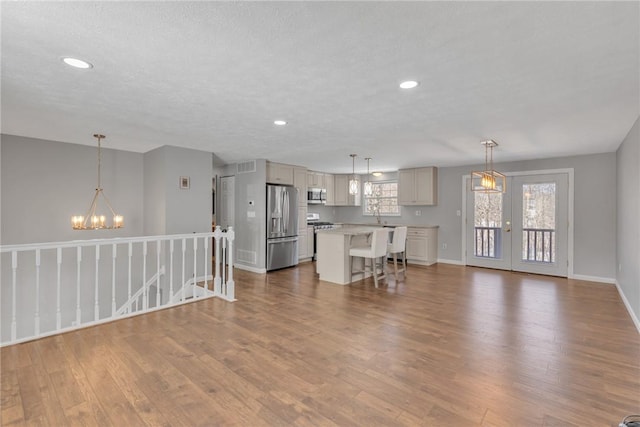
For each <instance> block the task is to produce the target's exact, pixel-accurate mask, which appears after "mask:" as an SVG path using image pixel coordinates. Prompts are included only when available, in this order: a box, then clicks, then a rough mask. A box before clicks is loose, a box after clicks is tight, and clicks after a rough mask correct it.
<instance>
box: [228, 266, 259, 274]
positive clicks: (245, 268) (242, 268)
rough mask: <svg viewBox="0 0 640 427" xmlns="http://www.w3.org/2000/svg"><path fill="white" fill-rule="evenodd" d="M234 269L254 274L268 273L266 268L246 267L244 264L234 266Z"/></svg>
mask: <svg viewBox="0 0 640 427" xmlns="http://www.w3.org/2000/svg"><path fill="white" fill-rule="evenodd" d="M233 267H234V268H237V269H238V270H245V271H250V272H252V273H257V274H265V273H266V272H267V269H266V268H257V267H251V266H249V265H244V264H234V266H233Z"/></svg>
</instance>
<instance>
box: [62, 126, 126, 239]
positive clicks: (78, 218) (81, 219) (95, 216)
mask: <svg viewBox="0 0 640 427" xmlns="http://www.w3.org/2000/svg"><path fill="white" fill-rule="evenodd" d="M93 136H94V138H97V139H98V185H97V186H96V192H95V193H94V195H93V200H92V201H91V205H90V206H89V210H88V211H87V213H86V215H84V216H82V215H74V216H72V217H71V227H72V228H73V229H74V230H100V229H114V228H122V227H123V226H124V217H123V216H122V215H118V214H116V212H115V211H114V210H113V208H112V207H111V203H109V199H107V196H105V195H104V191H103V190H102V186H101V184H100V168H101V166H102V165H101V161H102V151H101V141H102V140H103V139H104V138H105V136H104V135H100V134H94V135H93ZM100 196H102V198H103V199H104V202H105V204H106V205H107V207H108V208H109V210H110V211H111V215H112V218H113V222H112V223H111V225H108V224H107V217H106V216H105V215H101V214H99V213H96V211H97V210H98V199H99V198H100Z"/></svg>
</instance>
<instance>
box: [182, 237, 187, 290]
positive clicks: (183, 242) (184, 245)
mask: <svg viewBox="0 0 640 427" xmlns="http://www.w3.org/2000/svg"><path fill="white" fill-rule="evenodd" d="M186 251H187V239H185V238H182V301H184V300H185V299H187V296H186V295H185V293H184V275H185V253H186Z"/></svg>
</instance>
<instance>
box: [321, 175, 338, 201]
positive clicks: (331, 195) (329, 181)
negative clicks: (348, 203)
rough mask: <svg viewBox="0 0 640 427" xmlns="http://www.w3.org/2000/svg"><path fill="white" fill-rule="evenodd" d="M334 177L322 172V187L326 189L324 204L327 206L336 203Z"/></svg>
mask: <svg viewBox="0 0 640 427" xmlns="http://www.w3.org/2000/svg"><path fill="white" fill-rule="evenodd" d="M334 184H335V183H334V179H333V175H331V174H329V173H325V174H324V188H325V189H326V190H327V194H326V197H327V198H326V205H327V206H335V205H336V191H335V188H334Z"/></svg>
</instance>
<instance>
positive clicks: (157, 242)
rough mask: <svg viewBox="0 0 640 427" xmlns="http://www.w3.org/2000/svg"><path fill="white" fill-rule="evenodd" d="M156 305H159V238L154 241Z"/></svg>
mask: <svg viewBox="0 0 640 427" xmlns="http://www.w3.org/2000/svg"><path fill="white" fill-rule="evenodd" d="M156 259H157V263H156V269H157V273H156V307H160V302H161V301H160V240H157V241H156Z"/></svg>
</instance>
